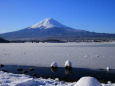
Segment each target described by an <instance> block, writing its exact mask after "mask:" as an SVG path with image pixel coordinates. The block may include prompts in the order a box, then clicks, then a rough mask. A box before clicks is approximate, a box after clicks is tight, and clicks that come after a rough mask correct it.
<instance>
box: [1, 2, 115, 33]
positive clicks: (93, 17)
mask: <svg viewBox="0 0 115 86" xmlns="http://www.w3.org/2000/svg"><path fill="white" fill-rule="evenodd" d="M45 18H53V19H55V20H57V21H59V22H60V23H62V24H64V25H66V26H69V27H72V28H75V29H82V30H87V31H94V32H100V33H101V32H102V33H103V32H105V33H115V0H0V33H4V32H9V31H16V30H20V29H24V28H26V27H29V26H31V25H33V24H35V23H37V22H39V21H41V20H43V19H45Z"/></svg>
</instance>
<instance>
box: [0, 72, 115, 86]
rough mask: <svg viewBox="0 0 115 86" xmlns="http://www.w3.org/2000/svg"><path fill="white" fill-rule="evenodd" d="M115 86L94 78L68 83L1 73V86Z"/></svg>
mask: <svg viewBox="0 0 115 86" xmlns="http://www.w3.org/2000/svg"><path fill="white" fill-rule="evenodd" d="M101 85H102V86H115V84H111V83H109V84H101V83H99V82H98V81H97V80H96V79H95V78H93V77H83V78H81V79H80V80H79V81H78V82H73V83H67V82H62V81H59V80H58V79H55V80H53V79H50V78H49V79H43V78H39V79H35V78H32V77H30V76H28V75H24V74H12V73H5V72H2V71H0V86H101Z"/></svg>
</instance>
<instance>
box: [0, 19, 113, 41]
mask: <svg viewBox="0 0 115 86" xmlns="http://www.w3.org/2000/svg"><path fill="white" fill-rule="evenodd" d="M0 37H3V38H5V39H7V40H30V39H31V40H35V39H36V40H43V39H64V40H67V39H76V38H115V34H105V33H95V32H89V31H85V30H80V29H73V28H70V27H67V26H65V25H63V24H61V23H59V22H57V21H56V20H54V19H52V18H46V19H44V20H42V21H41V22H39V23H37V24H35V25H32V26H30V27H27V28H25V29H22V30H18V31H14V32H8V33H3V34H0Z"/></svg>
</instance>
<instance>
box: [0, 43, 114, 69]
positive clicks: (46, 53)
mask: <svg viewBox="0 0 115 86" xmlns="http://www.w3.org/2000/svg"><path fill="white" fill-rule="evenodd" d="M66 60H70V61H71V62H72V67H77V68H94V69H101V68H102V69H106V67H109V68H110V69H115V63H114V62H115V43H114V42H110V43H1V44H0V64H7V65H9V64H10V65H26V66H38V67H50V66H51V63H52V62H57V64H58V66H59V67H64V64H65V61H66Z"/></svg>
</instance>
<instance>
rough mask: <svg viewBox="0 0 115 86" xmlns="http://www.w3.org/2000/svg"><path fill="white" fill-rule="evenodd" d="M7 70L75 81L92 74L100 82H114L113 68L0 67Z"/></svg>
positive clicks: (37, 76)
mask: <svg viewBox="0 0 115 86" xmlns="http://www.w3.org/2000/svg"><path fill="white" fill-rule="evenodd" d="M1 70H2V71H7V72H11V73H16V74H27V75H30V76H33V77H36V78H40V77H42V78H52V79H55V78H59V80H61V81H67V82H75V81H77V80H79V79H80V78H81V77H84V76H92V77H95V78H97V79H98V80H99V81H100V82H103V83H107V82H108V81H111V82H114V83H115V70H110V71H107V70H103V69H98V70H97V69H88V68H71V69H65V68H63V67H59V68H50V67H34V66H22V65H21V66H20V65H18V66H17V65H5V66H4V67H0V71H1Z"/></svg>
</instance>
